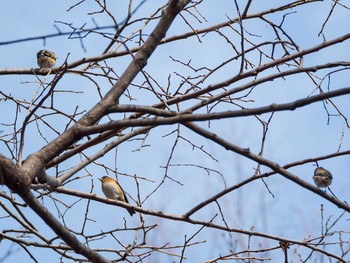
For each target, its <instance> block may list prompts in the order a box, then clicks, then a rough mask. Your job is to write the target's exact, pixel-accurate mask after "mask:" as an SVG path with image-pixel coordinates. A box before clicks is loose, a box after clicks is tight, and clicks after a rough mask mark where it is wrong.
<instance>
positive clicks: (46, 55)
mask: <svg viewBox="0 0 350 263" xmlns="http://www.w3.org/2000/svg"><path fill="white" fill-rule="evenodd" d="M36 57H37V59H38V60H37V62H38V66H39V67H40V68H52V67H54V66H55V64H56V60H57V57H56V55H55V53H53V52H52V51H48V50H40V51H39V52H38V53H37V54H36Z"/></svg>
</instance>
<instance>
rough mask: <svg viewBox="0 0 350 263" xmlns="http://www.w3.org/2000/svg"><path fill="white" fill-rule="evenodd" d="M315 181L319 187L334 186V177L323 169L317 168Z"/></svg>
mask: <svg viewBox="0 0 350 263" xmlns="http://www.w3.org/2000/svg"><path fill="white" fill-rule="evenodd" d="M313 179H314V182H315V184H316V185H317V187H328V186H330V185H331V184H332V180H333V176H332V174H331V172H330V171H328V170H326V169H324V168H323V167H317V168H316V169H315V171H314V176H313Z"/></svg>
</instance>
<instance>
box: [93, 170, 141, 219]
mask: <svg viewBox="0 0 350 263" xmlns="http://www.w3.org/2000/svg"><path fill="white" fill-rule="evenodd" d="M98 180H100V181H101V183H102V192H103V193H104V194H105V196H106V197H107V198H109V199H113V200H117V201H122V202H125V203H129V201H128V198H127V197H126V195H125V192H124V190H123V188H122V187H121V186H120V184H119V183H118V182H117V181H116V180H115V179H113V178H111V177H108V176H103V177H102V178H98ZM127 210H128V212H129V214H130V215H131V216H132V215H133V214H135V211H134V209H131V208H127Z"/></svg>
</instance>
